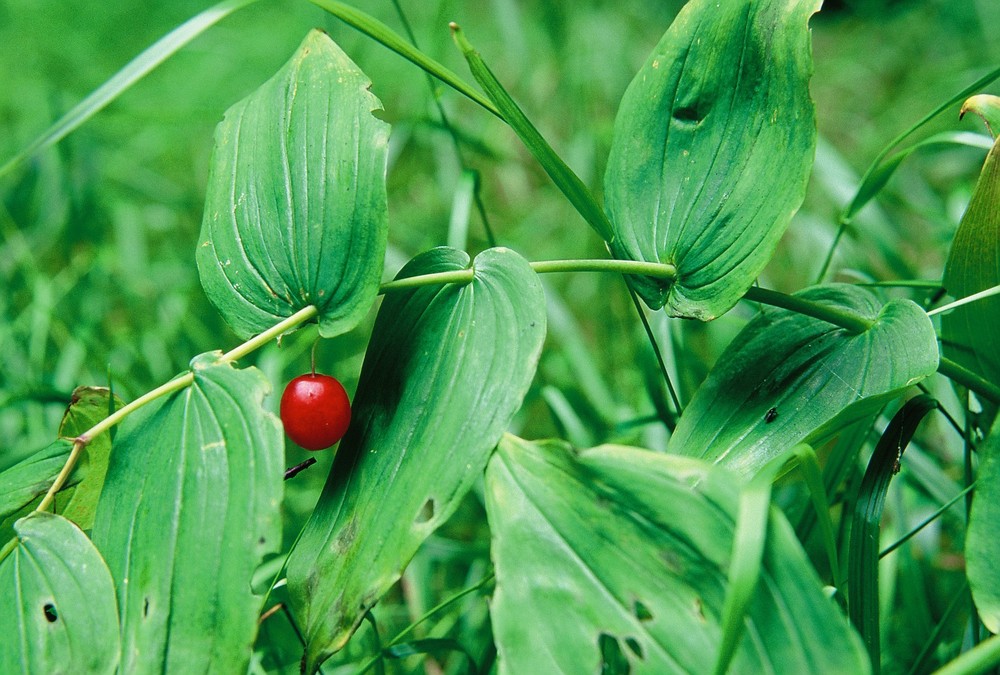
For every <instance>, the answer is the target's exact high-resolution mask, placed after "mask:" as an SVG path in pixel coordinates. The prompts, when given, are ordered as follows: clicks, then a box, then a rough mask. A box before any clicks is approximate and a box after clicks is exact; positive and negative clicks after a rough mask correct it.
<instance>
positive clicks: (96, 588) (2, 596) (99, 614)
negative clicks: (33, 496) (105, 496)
mask: <svg viewBox="0 0 1000 675" xmlns="http://www.w3.org/2000/svg"><path fill="white" fill-rule="evenodd" d="M14 530H15V532H16V534H17V539H16V544H15V546H14V548H13V550H11V551H10V552H9V553H8V555H7V557H6V558H4V559H3V560H0V626H3V630H0V672H2V673H4V674H5V675H12V674H13V673H24V674H25V675H29V674H30V673H51V674H53V675H54V674H57V673H67V674H69V673H94V674H98V673H114V672H115V670H116V668H117V666H118V654H119V649H120V641H119V636H118V610H117V606H116V604H115V589H114V584H113V582H112V580H111V574H110V573H109V572H108V567H107V565H105V564H104V560H102V559H101V556H100V554H99V553H98V552H97V549H96V548H94V545H93V544H92V543H91V541H90V539H88V538H87V535H85V534H84V533H83V532H82V531H81V530H80V529H79V528H78V527H77V526H76V525H74V524H73V523H72V522H70V521H69V520H66V519H65V518H63V517H62V516H56V515H53V514H51V513H33V514H31V515H29V516H27V517H25V518H22V519H21V520H19V521H17V523H16V524H15V525H14Z"/></svg>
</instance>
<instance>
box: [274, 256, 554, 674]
mask: <svg viewBox="0 0 1000 675" xmlns="http://www.w3.org/2000/svg"><path fill="white" fill-rule="evenodd" d="M468 266H469V259H468V256H467V255H466V254H465V253H462V252H460V251H456V250H454V249H445V248H440V249H434V250H431V251H428V252H427V253H424V254H422V255H420V256H417V257H416V258H415V259H413V260H412V261H411V262H410V263H409V264H408V265H407V266H406V267H404V268H403V270H402V271H401V272H400V273H399V277H397V278H404V277H410V276H416V275H420V274H431V273H436V272H447V271H455V270H462V269H466V268H467V267H468ZM472 266H473V269H474V270H475V277H474V280H473V281H472V282H470V283H468V284H465V285H454V284H450V285H441V286H433V287H428V286H424V287H420V288H416V289H413V290H406V291H398V292H393V293H390V294H389V295H388V296H387V297H386V299H385V301H384V302H383V304H382V308H381V309H380V311H379V314H378V318H377V319H376V322H375V329H374V332H373V334H372V340H371V344H370V345H369V347H368V353H367V355H366V356H365V363H364V366H363V367H362V371H361V379H360V382H359V384H358V390H357V395H356V396H355V400H354V413H353V414H354V419H353V421H352V423H351V427H350V429H349V430H348V432H347V435H346V436H345V437H344V439H343V441H341V445H340V450H339V451H338V454H337V457H336V460H335V462H334V465H333V469H332V470H331V472H330V478H329V480H328V481H327V484H326V488H325V489H324V491H323V494H322V496H321V497H320V500H319V503H318V504H317V505H316V510H315V511H314V512H313V515H312V517H311V518H310V520H309V522H308V523H307V524H306V527H305V530H304V531H303V534H302V537H301V539H300V540H299V542H298V545H297V546H296V547H295V550H294V551H293V552H292V555H291V557H290V558H289V561H288V584H289V593H290V597H291V605H292V609H293V611H294V612H295V614H296V616H297V617H298V619H299V622H300V624H301V625H302V628H303V632H304V633H305V637H306V643H307V647H306V661H305V664H306V672H310V673H311V672H314V671H315V670H316V668H317V667H318V666H319V664H320V663H322V662H323V660H325V659H326V658H327V657H329V656H330V655H331V654H332V653H333V652H335V651H337V650H338V649H340V648H341V647H342V646H343V645H344V644H345V643H346V641H347V639H348V638H349V637H350V635H351V634H352V633H353V631H354V630H355V628H356V627H357V626H358V624H359V623H360V622H361V620H362V617H363V616H364V614H365V612H366V611H367V610H368V609H369V608H370V607H371V606H372V605H374V604H375V602H376V601H377V600H378V599H379V597H381V596H382V594H383V593H385V592H386V591H387V590H388V589H389V588H390V586H392V584H393V583H395V582H396V580H398V579H399V577H400V575H401V573H402V571H403V568H404V567H405V566H406V564H407V563H408V562H409V561H410V559H411V558H412V557H413V555H414V553H416V551H417V548H418V547H419V546H420V544H421V543H422V542H423V541H424V540H425V539H426V538H427V537H428V536H430V534H431V533H432V532H433V531H434V530H435V529H436V528H437V527H438V526H439V525H441V524H442V523H443V522H444V521H445V520H447V519H448V516H449V515H451V514H452V512H454V510H455V508H456V507H457V506H458V504H459V501H460V500H461V499H462V497H463V496H464V495H465V494H466V492H468V490H469V488H470V487H471V486H472V484H473V482H474V481H475V480H476V478H477V477H478V476H480V475H482V470H483V468H484V467H485V466H486V461H487V458H488V456H489V453H490V450H492V448H493V447H494V446H495V445H496V443H497V441H498V440H499V439H500V435H501V434H502V432H503V431H504V430H505V429H506V427H507V425H508V423H509V422H510V420H511V417H512V416H513V415H514V413H515V412H516V411H517V409H518V408H519V407H520V405H521V400H522V398H523V397H524V395H525V393H526V392H527V390H528V385H529V384H530V383H531V380H532V377H533V376H534V372H535V366H536V364H537V362H538V357H539V354H540V352H541V347H542V342H543V340H544V338H545V299H544V297H543V295H542V289H541V284H540V283H539V281H538V278H537V276H536V275H535V273H534V272H533V271H532V269H531V268H530V267H529V266H528V263H527V262H526V261H525V260H524V259H523V258H521V256H519V255H517V254H516V253H514V252H513V251H509V250H507V249H489V250H487V251H484V252H483V253H480V254H479V255H478V256H477V257H476V259H475V261H474V262H473V265H472Z"/></svg>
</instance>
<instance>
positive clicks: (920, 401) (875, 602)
mask: <svg viewBox="0 0 1000 675" xmlns="http://www.w3.org/2000/svg"><path fill="white" fill-rule="evenodd" d="M936 407H937V401H935V400H934V399H933V398H931V397H930V396H926V395H924V394H921V395H919V396H914V397H913V398H911V399H910V400H909V401H907V402H906V403H905V404H904V405H903V406H902V407H901V408H900V409H899V412H897V413H896V414H895V415H893V418H892V420H891V421H890V422H889V425H888V426H886V428H885V432H883V434H882V436H881V438H879V441H878V444H877V445H876V446H875V451H874V452H873V453H872V457H871V460H870V461H869V462H868V468H867V469H866V470H865V475H864V478H863V479H862V480H861V487H860V488H859V490H858V499H857V501H856V502H855V503H854V518H853V520H852V522H851V543H850V549H849V555H848V561H847V563H848V577H847V591H848V609H849V610H850V616H851V621H852V622H853V623H854V625H855V626H856V627H857V629H858V631H859V632H860V633H861V639H862V640H864V643H865V646H866V647H867V648H868V654H869V656H870V657H871V659H872V662H873V663H875V662H876V660H878V659H880V658H881V648H880V646H879V642H880V629H879V592H878V573H879V569H878V561H879V549H880V544H879V528H880V526H881V524H882V509H883V507H884V506H885V497H886V493H887V492H888V491H889V481H891V480H892V477H893V476H895V475H896V473H897V472H898V471H899V461H900V459H901V458H902V456H903V452H904V451H905V450H906V446H907V445H909V444H910V439H912V438H913V434H914V432H915V431H916V429H917V425H918V424H920V421H921V420H922V419H924V417H925V416H926V415H927V413H929V412H930V411H931V410H934V409H935V408H936Z"/></svg>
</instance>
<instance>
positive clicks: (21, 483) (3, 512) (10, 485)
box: [0, 438, 73, 540]
mask: <svg viewBox="0 0 1000 675" xmlns="http://www.w3.org/2000/svg"><path fill="white" fill-rule="evenodd" d="M72 448H73V443H72V442H71V441H68V440H66V439H64V438H60V439H59V440H57V441H55V442H53V443H50V444H49V445H47V446H45V447H44V448H42V449H41V450H39V451H38V452H36V453H34V454H31V455H28V456H27V457H25V458H24V459H23V460H21V461H20V462H18V463H17V464H15V465H14V466H12V467H10V468H9V469H7V470H6V471H4V472H3V473H0V521H2V520H3V519H4V518H6V517H7V516H9V515H11V514H12V513H17V512H18V511H20V510H21V509H22V508H24V507H25V506H27V505H28V504H30V503H31V502H32V501H34V500H35V498H37V497H40V496H41V495H43V494H45V493H46V491H48V489H49V488H50V487H52V483H53V481H54V480H55V478H56V475H57V474H58V473H59V471H60V469H62V467H63V464H65V463H66V458H67V457H69V453H70V450H72ZM8 525H9V524H8ZM4 529H5V528H4V527H3V526H2V525H0V535H2V534H3V533H4ZM4 540H6V537H4Z"/></svg>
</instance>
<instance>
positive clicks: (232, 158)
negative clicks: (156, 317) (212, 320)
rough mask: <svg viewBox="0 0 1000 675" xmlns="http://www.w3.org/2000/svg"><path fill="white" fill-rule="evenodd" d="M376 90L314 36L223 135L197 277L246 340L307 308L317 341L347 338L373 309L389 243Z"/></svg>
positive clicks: (229, 119) (231, 118)
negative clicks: (315, 320) (314, 318)
mask: <svg viewBox="0 0 1000 675" xmlns="http://www.w3.org/2000/svg"><path fill="white" fill-rule="evenodd" d="M370 85H371V82H370V81H369V80H368V78H367V76H365V74H364V73H362V72H361V71H360V70H359V69H358V67H357V66H356V65H354V63H353V62H352V61H351V60H350V59H349V58H348V57H347V55H346V54H344V52H343V51H341V49H340V48H339V47H338V46H337V45H336V44H334V42H333V41H332V40H330V38H329V37H327V36H326V34H324V33H322V32H320V31H312V32H311V33H310V34H309V36H308V37H306V39H305V41H304V42H303V43H302V46H301V47H300V48H299V50H298V51H297V52H296V53H295V56H293V57H292V59H291V61H289V62H288V63H287V64H286V65H285V66H284V68H282V69H281V70H280V71H279V72H278V74H277V75H275V76H274V77H273V78H272V79H271V80H269V81H268V82H266V83H265V84H264V85H263V86H261V87H260V88H259V89H258V90H257V91H255V92H254V93H253V94H251V95H250V96H249V97H248V98H246V99H244V100H243V101H241V102H239V103H237V104H236V105H235V106H233V107H232V108H230V109H229V111H228V112H227V113H226V117H225V119H224V120H223V121H222V123H221V124H219V127H218V129H217V131H216V136H215V150H214V152H213V155H212V166H211V173H210V175H209V181H208V194H207V197H206V202H205V218H204V222H203V224H202V230H201V236H200V240H199V241H200V245H199V246H198V253H197V258H198V270H199V272H200V273H201V282H202V285H203V286H204V287H205V292H206V293H207V294H208V296H209V298H210V299H211V300H212V302H213V303H214V304H215V306H216V307H217V308H218V309H219V311H220V312H221V313H222V315H223V316H224V317H225V319H226V321H227V322H228V323H229V325H230V326H232V328H233V330H235V331H236V333H237V334H238V335H239V336H240V337H243V338H248V337H250V336H252V335H255V334H257V333H260V332H262V331H264V330H266V329H268V328H270V327H271V326H273V325H274V324H275V323H277V322H278V321H280V320H281V319H283V318H285V317H288V316H290V315H291V314H294V313H295V312H296V311H297V310H299V309H301V308H303V307H306V306H307V305H315V306H316V307H317V308H318V309H319V325H320V332H321V334H323V335H324V336H328V337H329V336H333V335H337V334H339V333H343V332H346V331H348V330H350V329H351V328H352V327H353V326H354V325H355V324H356V323H357V322H358V321H359V320H360V319H361V317H363V316H364V315H365V314H366V313H367V312H368V310H369V308H370V307H371V305H372V303H373V302H374V301H375V293H376V292H377V290H378V284H379V281H380V280H381V275H382V263H383V257H384V255H385V247H386V238H387V236H388V223H387V208H386V194H385V170H386V148H387V139H388V133H389V126H388V125H387V124H386V123H384V122H382V121H381V120H379V119H376V118H375V117H374V115H373V112H375V111H378V110H381V104H380V103H379V101H378V99H376V98H375V97H374V96H373V95H372V94H371V93H370V92H369V91H368V88H369V86H370Z"/></svg>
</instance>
